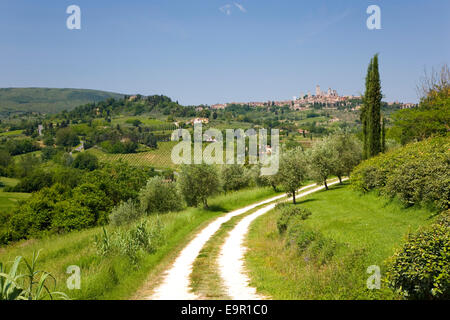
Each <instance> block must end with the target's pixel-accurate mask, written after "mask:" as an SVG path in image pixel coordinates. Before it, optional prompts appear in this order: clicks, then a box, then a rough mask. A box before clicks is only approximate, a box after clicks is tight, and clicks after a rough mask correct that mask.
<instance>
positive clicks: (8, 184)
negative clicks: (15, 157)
mask: <svg viewBox="0 0 450 320" xmlns="http://www.w3.org/2000/svg"><path fill="white" fill-rule="evenodd" d="M19 181H20V180H19V179H14V178H8V177H0V182H1V183H3V184H4V185H5V186H6V187H14V186H15V185H16V184H18V183H19Z"/></svg>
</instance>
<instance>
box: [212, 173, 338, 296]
mask: <svg viewBox="0 0 450 320" xmlns="http://www.w3.org/2000/svg"><path fill="white" fill-rule="evenodd" d="M343 180H347V179H343ZM336 183H339V181H334V182H331V183H329V184H328V185H329V186H331V185H333V184H336ZM307 188H311V186H306V187H303V188H301V189H300V190H299V191H302V190H304V189H307ZM324 188H325V187H324V186H321V187H317V188H314V189H311V190H308V191H305V192H303V193H300V194H298V195H297V198H300V197H304V196H306V195H309V194H311V193H314V192H316V191H319V190H322V189H324ZM275 205H276V204H275V203H273V204H270V205H267V206H265V207H263V208H261V209H259V210H257V211H255V212H254V213H252V214H250V215H248V216H247V217H245V218H244V219H242V220H241V221H240V222H239V223H238V224H237V225H236V226H235V227H234V229H233V230H231V231H230V233H229V234H228V237H227V239H226V240H225V242H224V244H223V246H222V248H221V251H220V254H219V258H218V264H219V272H220V276H221V277H222V280H223V284H224V286H225V290H226V291H227V294H228V296H229V297H231V299H233V300H263V299H267V297H263V296H261V295H258V294H257V293H256V289H255V288H252V287H250V286H249V282H250V279H249V278H248V276H247V274H246V272H245V268H244V255H245V251H246V249H247V248H246V247H245V246H244V241H245V236H246V235H247V233H248V229H249V226H250V224H251V223H252V222H253V221H254V220H255V219H256V218H258V217H259V216H261V215H263V214H265V213H267V212H268V211H270V210H272V209H273V208H274V207H275Z"/></svg>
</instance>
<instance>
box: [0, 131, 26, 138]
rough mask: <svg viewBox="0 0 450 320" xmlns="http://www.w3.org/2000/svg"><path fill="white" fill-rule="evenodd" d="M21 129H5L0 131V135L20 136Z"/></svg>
mask: <svg viewBox="0 0 450 320" xmlns="http://www.w3.org/2000/svg"><path fill="white" fill-rule="evenodd" d="M22 132H23V130H13V131H5V132H1V133H0V137H8V136H20V135H21V134H22Z"/></svg>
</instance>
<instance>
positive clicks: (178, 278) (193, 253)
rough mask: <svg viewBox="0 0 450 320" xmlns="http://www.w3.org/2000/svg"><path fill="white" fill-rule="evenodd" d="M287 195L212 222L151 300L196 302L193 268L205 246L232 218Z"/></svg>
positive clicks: (172, 268) (180, 256) (178, 261)
mask: <svg viewBox="0 0 450 320" xmlns="http://www.w3.org/2000/svg"><path fill="white" fill-rule="evenodd" d="M285 196H286V195H284V194H283V195H279V196H276V197H272V198H270V199H267V200H264V201H260V202H258V203H255V204H252V205H249V206H247V207H244V208H241V209H237V210H234V211H231V212H229V213H227V214H225V215H224V216H222V217H219V218H217V219H216V220H214V221H213V222H211V223H210V224H209V225H208V226H207V227H206V228H204V229H203V230H202V231H200V233H199V234H198V235H197V236H195V238H194V239H193V240H192V241H191V242H189V244H188V245H187V246H186V247H185V248H184V249H183V250H182V251H181V253H180V255H179V256H178V257H177V259H176V260H175V262H174V263H173V265H172V266H171V267H170V269H169V270H167V272H166V274H165V276H164V279H163V282H162V283H161V285H159V287H157V288H156V289H155V291H154V293H153V295H151V296H150V297H147V299H149V300H194V299H198V297H197V296H196V295H195V294H194V293H192V292H191V289H190V285H189V284H190V280H189V278H190V274H191V272H192V266H193V263H194V261H195V259H196V258H197V256H198V254H199V253H200V251H201V249H202V248H203V246H204V245H205V244H206V242H208V240H209V239H210V238H211V236H212V235H213V234H214V233H216V231H217V230H219V229H220V227H221V225H222V224H223V223H225V222H227V221H229V220H230V219H231V218H233V217H235V216H237V215H240V214H243V213H245V212H247V211H249V210H252V209H254V208H256V207H258V206H261V205H264V204H266V203H270V202H272V201H275V200H278V199H282V198H284V197H285Z"/></svg>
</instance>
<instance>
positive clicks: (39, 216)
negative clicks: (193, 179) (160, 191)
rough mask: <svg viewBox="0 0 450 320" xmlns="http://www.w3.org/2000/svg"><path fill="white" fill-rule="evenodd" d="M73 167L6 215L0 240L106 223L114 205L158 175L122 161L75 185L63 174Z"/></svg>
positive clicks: (132, 194)
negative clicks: (66, 179) (151, 177)
mask: <svg viewBox="0 0 450 320" xmlns="http://www.w3.org/2000/svg"><path fill="white" fill-rule="evenodd" d="M72 170H76V169H72ZM72 170H68V171H66V170H61V171H59V172H58V173H54V177H53V178H52V180H51V181H50V180H49V181H48V183H49V184H50V186H45V187H44V188H42V189H40V190H39V191H37V192H35V193H33V194H32V196H31V198H30V199H29V200H27V201H26V202H24V203H23V204H21V205H19V206H18V207H17V208H16V209H15V210H14V211H13V212H12V214H11V215H9V216H6V223H5V225H3V226H2V227H3V228H1V229H0V242H2V243H7V242H9V241H16V240H20V239H23V238H29V237H33V236H41V235H43V234H46V233H60V232H68V231H72V230H81V229H84V228H88V227H92V226H97V225H104V224H106V223H107V222H108V220H109V219H108V216H109V214H110V212H111V210H112V208H113V207H114V205H117V204H119V203H121V202H122V201H127V200H129V199H137V197H138V193H139V190H140V189H141V188H142V187H143V186H144V185H145V183H146V181H147V179H148V178H149V177H150V176H152V175H153V174H154V173H152V172H151V171H148V170H145V169H139V168H135V167H130V166H128V165H126V164H124V163H120V162H119V163H116V164H113V165H103V166H102V167H101V168H99V169H97V170H93V171H90V172H86V173H85V174H84V175H79V176H78V177H79V178H80V179H79V180H77V181H74V180H73V181H72V183H73V184H74V185H73V186H71V185H70V184H69V183H67V182H69V181H70V180H68V181H64V180H65V179H64V178H63V177H64V176H66V175H69V176H70V175H71V172H77V171H72ZM58 180H62V181H58ZM56 181H58V182H56Z"/></svg>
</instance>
